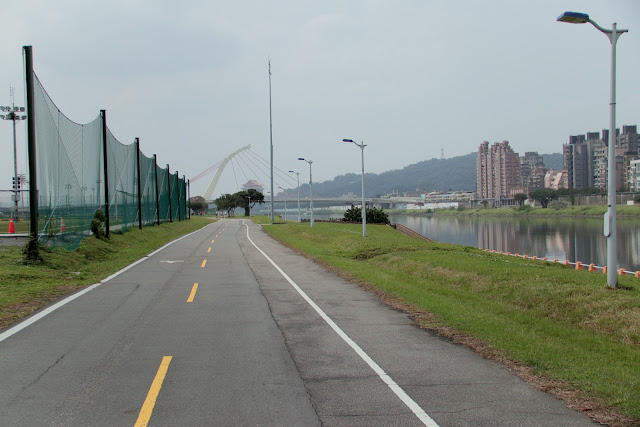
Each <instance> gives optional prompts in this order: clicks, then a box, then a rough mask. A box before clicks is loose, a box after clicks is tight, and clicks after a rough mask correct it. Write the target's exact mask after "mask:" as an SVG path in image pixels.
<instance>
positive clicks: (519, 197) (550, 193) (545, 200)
mask: <svg viewBox="0 0 640 427" xmlns="http://www.w3.org/2000/svg"><path fill="white" fill-rule="evenodd" d="M591 194H605V191H604V190H603V189H601V188H595V187H594V188H584V189H581V190H574V189H573V188H561V189H559V190H554V189H551V188H540V189H538V190H534V191H531V192H529V197H528V198H529V199H531V200H535V201H536V202H538V203H540V205H541V206H542V207H543V208H546V207H547V206H549V202H550V201H552V200H556V199H558V198H560V197H564V196H570V197H572V198H573V196H576V195H591ZM513 198H514V200H515V201H516V202H517V203H518V205H520V206H522V203H524V201H525V200H527V195H526V194H524V193H518V194H515V195H514V196H513Z"/></svg>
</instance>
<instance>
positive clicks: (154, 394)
mask: <svg viewBox="0 0 640 427" xmlns="http://www.w3.org/2000/svg"><path fill="white" fill-rule="evenodd" d="M172 358H173V356H164V357H163V358H162V362H161V363H160V367H159V368H158V372H157V373H156V377H155V378H154V379H153V382H152V383H151V388H149V393H147V398H146V399H145V400H144V404H143V405H142V409H140V414H139V415H138V420H137V421H136V423H135V427H145V426H146V425H147V424H149V419H150V418H151V414H152V413H153V407H154V406H156V399H157V398H158V394H159V393H160V389H161V388H162V382H163V381H164V377H165V376H166V375H167V370H168V369H169V363H171V359H172Z"/></svg>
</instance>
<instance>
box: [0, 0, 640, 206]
mask: <svg viewBox="0 0 640 427" xmlns="http://www.w3.org/2000/svg"><path fill="white" fill-rule="evenodd" d="M565 10H572V11H580V12H585V13H588V14H589V15H590V16H591V18H592V19H593V20H595V21H597V22H598V23H599V24H600V25H601V26H603V27H606V28H610V27H611V23H613V22H617V23H618V27H619V28H625V29H629V33H627V34H623V35H622V36H621V37H620V39H619V41H618V45H617V47H618V61H617V64H618V73H617V76H618V79H617V83H618V92H617V125H618V127H621V126H622V125H623V124H638V125H640V1H638V0H608V1H604V0H566V1H561V0H537V1H516V0H484V1H475V0H459V1H450V0H421V1H418V0H413V1H411V0H393V1H391V0H388V1H346V0H342V1H340V0H323V1H319V0H316V1H304V0H296V1H293V0H290V1H277V0H276V1H225V2H222V1H187V2H175V1H171V2H169V1H150V0H149V1H134V0H126V1H125V0H110V1H108V2H105V1H100V2H98V1H87V0H66V1H65V0H56V1H55V2H54V1H51V0H20V1H12V2H3V3H2V20H1V21H0V22H1V25H2V43H0V61H1V65H2V66H1V67H0V105H7V104H9V103H10V99H9V87H10V86H14V87H15V88H16V104H17V105H24V101H23V99H24V83H23V69H22V64H23V61H22V46H23V45H32V46H33V52H34V67H35V71H36V73H37V74H38V77H39V78H40V80H41V81H42V83H43V85H44V87H45V88H46V90H47V91H48V93H49V94H50V96H51V97H52V99H53V101H54V102H55V103H56V104H57V105H58V107H59V108H60V109H61V110H62V112H63V113H64V114H65V115H66V116H68V117H69V118H70V119H71V120H73V121H75V122H78V123H87V122H90V121H92V120H93V119H94V118H95V117H96V116H97V115H98V112H99V110H100V109H105V110H107V118H108V122H107V124H108V126H109V128H110V129H111V131H112V132H113V134H114V135H115V136H116V138H118V139H119V140H120V141H121V142H123V143H129V142H131V141H133V139H134V138H135V137H139V138H140V140H141V146H142V151H143V152H144V153H145V154H146V155H149V156H150V155H151V154H153V153H156V154H157V155H158V163H159V164H161V165H164V164H166V163H170V164H171V168H172V170H178V171H179V172H180V175H182V174H185V175H186V177H187V178H192V177H194V176H195V175H197V174H198V173H199V172H201V171H203V170H204V169H206V168H208V167H209V166H211V165H213V164H214V163H216V162H218V161H220V160H222V159H223V158H224V157H225V156H226V155H227V154H229V153H231V152H233V151H235V150H236V149H238V148H240V147H242V146H245V145H247V144H251V146H252V150H253V151H254V152H256V153H257V154H259V155H260V156H262V157H264V158H266V159H268V158H269V80H268V78H269V74H268V66H267V61H268V58H271V69H272V100H273V108H272V111H273V146H274V159H275V161H274V163H275V166H276V167H277V168H280V169H283V170H289V169H295V170H298V171H300V172H302V174H301V175H300V177H301V181H307V180H308V171H309V168H308V165H307V164H306V163H303V162H301V161H297V158H298V157H305V158H308V159H311V160H313V162H314V163H313V180H314V182H316V181H325V180H329V179H332V178H333V177H335V176H336V175H341V174H344V173H349V172H352V173H360V167H361V164H360V150H359V149H358V148H357V147H355V146H353V145H349V144H346V143H342V142H341V140H342V139H343V138H351V139H354V140H356V141H364V143H365V144H367V145H368V146H367V148H366V149H365V162H366V164H365V168H366V170H367V172H376V173H379V172H384V171H387V170H390V169H399V168H402V167H404V166H407V165H409V164H411V163H415V162H418V161H421V160H427V159H431V158H434V157H440V156H441V152H442V151H443V152H444V157H447V158H448V157H455V156H459V155H464V154H468V153H471V152H475V151H477V149H478V146H479V145H480V143H482V141H484V140H487V141H490V142H495V141H502V140H508V141H509V142H510V143H511V146H512V147H513V149H514V150H515V151H516V152H519V153H520V154H521V155H522V154H524V152H525V151H538V152H539V153H540V154H542V153H557V152H561V151H562V144H563V143H566V142H567V141H568V137H569V135H570V134H577V133H585V132H587V131H600V130H602V129H603V128H607V127H608V125H609V119H608V117H609V115H608V111H609V76H610V44H609V41H608V39H607V38H606V37H605V35H603V34H602V33H600V32H598V31H597V30H596V29H595V28H593V27H592V26H591V25H589V24H584V25H570V24H564V23H558V22H556V18H557V17H558V16H559V15H560V14H561V13H562V12H564V11H565ZM18 130H19V131H18V140H19V143H20V145H19V152H18V157H19V169H20V171H21V172H24V171H25V169H26V168H25V164H26V162H25V154H26V153H25V149H24V142H23V141H24V136H25V131H24V126H23V125H21V126H20V127H19V128H18ZM0 144H1V145H0V147H2V151H1V152H0V189H9V188H10V186H11V176H12V171H13V150H12V133H11V125H10V123H9V122H4V123H2V124H1V127H0ZM245 173H247V174H248V173H249V172H247V171H245ZM236 175H237V176H236V177H235V178H234V177H233V171H232V170H231V168H227V170H225V173H224V178H223V180H222V182H221V186H219V187H218V188H217V189H216V191H215V195H219V194H220V193H222V192H230V193H232V192H235V191H237V184H236V181H238V182H239V183H240V184H242V183H244V181H245V179H244V176H243V175H242V173H241V172H240V171H238V170H236ZM212 177H213V174H212V175H210V178H212ZM210 178H209V180H210ZM256 178H257V179H258V180H260V181H263V183H264V184H265V185H267V186H268V185H269V184H268V182H264V181H265V178H264V177H262V176H256ZM205 181H207V180H206V179H202V180H200V181H198V182H197V183H196V182H194V183H193V185H192V189H191V190H192V191H191V194H192V196H193V195H196V194H202V193H203V192H204V189H205V188H206V185H207V184H208V182H205ZM240 181H242V182H240ZM277 185H283V184H280V183H278V182H276V186H277Z"/></svg>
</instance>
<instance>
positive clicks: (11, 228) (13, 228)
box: [9, 218, 16, 234]
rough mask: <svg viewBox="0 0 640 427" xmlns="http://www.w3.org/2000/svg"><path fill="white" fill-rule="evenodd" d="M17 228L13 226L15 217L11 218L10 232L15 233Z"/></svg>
mask: <svg viewBox="0 0 640 427" xmlns="http://www.w3.org/2000/svg"><path fill="white" fill-rule="evenodd" d="M15 232H16V229H15V227H14V226H13V218H11V219H9V234H15Z"/></svg>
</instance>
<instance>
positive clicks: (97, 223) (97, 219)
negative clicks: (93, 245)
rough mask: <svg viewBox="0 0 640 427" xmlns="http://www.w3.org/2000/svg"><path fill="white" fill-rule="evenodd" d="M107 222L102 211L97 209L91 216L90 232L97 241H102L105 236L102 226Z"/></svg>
mask: <svg viewBox="0 0 640 427" xmlns="http://www.w3.org/2000/svg"><path fill="white" fill-rule="evenodd" d="M106 221H107V217H106V216H105V215H104V212H102V209H100V208H98V210H97V211H96V213H95V214H94V215H93V220H92V221H91V232H92V233H93V234H94V235H95V236H96V238H98V239H102V238H104V237H105V236H106V234H105V232H104V228H103V224H104V223H105V222H106Z"/></svg>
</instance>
